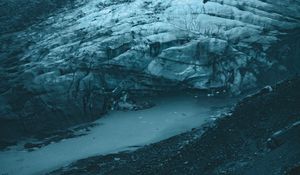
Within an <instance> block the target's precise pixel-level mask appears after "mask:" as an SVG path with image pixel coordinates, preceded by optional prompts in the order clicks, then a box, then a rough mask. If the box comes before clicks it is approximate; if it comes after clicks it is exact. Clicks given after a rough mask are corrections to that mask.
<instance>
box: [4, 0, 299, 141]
mask: <svg viewBox="0 0 300 175" xmlns="http://www.w3.org/2000/svg"><path fill="white" fill-rule="evenodd" d="M74 3H75V4H76V2H74ZM299 11H300V2H299V1H290V2H289V3H287V2H283V1H271V0H266V1H254V0H253V1H246V0H244V1H234V0H222V1H221V0H219V1H218V0H215V1H209V2H207V3H205V4H203V3H202V2H201V1H199V0H188V1H184V2H183V1H180V0H155V1H146V0H122V1H115V0H110V1H109V0H105V1H104V0H92V1H89V2H85V3H83V4H81V5H80V6H75V7H73V8H65V9H61V10H59V11H58V12H56V13H53V14H52V15H50V17H48V18H47V19H44V20H42V21H41V22H40V23H38V24H34V25H32V26H30V27H28V28H24V29H23V30H21V31H19V32H16V33H8V34H5V35H4V34H3V35H1V37H0V42H1V45H0V77H1V83H0V94H1V95H0V103H1V107H0V116H1V125H2V124H3V125H5V126H6V128H7V129H5V130H4V131H1V134H3V135H4V136H8V135H9V133H14V132H8V131H10V130H12V129H14V128H16V127H15V126H23V127H19V128H22V129H19V131H16V132H18V133H20V134H19V135H23V134H24V131H28V132H29V133H30V132H36V131H41V130H43V129H47V130H51V129H57V128H62V127H64V126H68V125H72V124H75V123H80V122H84V121H90V120H93V119H95V118H96V117H99V116H100V115H101V114H103V113H104V112H106V111H107V110H108V109H109V108H110V107H109V103H110V102H111V101H112V99H114V96H115V94H114V93H113V92H115V91H113V90H116V89H117V90H118V91H124V90H125V91H130V92H133V93H145V92H151V91H161V90H166V89H172V88H183V87H190V88H196V89H212V88H213V89H215V88H217V89H223V90H224V92H225V91H229V92H230V93H233V94H240V93H241V92H245V91H247V90H251V89H253V88H256V87H258V86H261V85H264V84H266V83H270V82H274V81H277V80H278V79H281V78H283V77H286V76H287V75H289V74H291V73H295V72H297V71H299V70H298V69H297V68H298V67H299V66H298V65H299V60H298V59H297V58H299V51H298V49H296V48H299V42H300V39H299V27H300V23H299V21H300V14H299ZM270 77H272V78H270ZM58 121H59V122H58ZM1 128H4V127H1ZM14 131H15V130H14ZM13 135H16V134H13ZM4 136H3V137H4ZM1 138H2V136H1Z"/></svg>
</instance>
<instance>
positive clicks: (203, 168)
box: [50, 76, 300, 175]
mask: <svg viewBox="0 0 300 175" xmlns="http://www.w3.org/2000/svg"><path fill="white" fill-rule="evenodd" d="M299 88H300V77H299V76H298V77H295V78H293V79H290V80H287V81H284V82H281V83H279V84H277V85H275V86H272V87H271V86H268V87H265V88H264V89H262V90H261V91H259V92H258V93H256V94H254V95H251V96H248V97H246V98H244V99H243V100H241V101H240V102H239V103H237V105H236V106H235V108H234V109H233V110H232V113H231V114H229V115H227V116H224V117H223V118H221V119H218V120H217V121H216V122H215V123H213V124H209V125H207V126H205V127H202V128H200V129H194V130H192V131H190V132H187V133H184V134H181V135H178V136H175V137H172V138H170V139H167V140H164V141H161V142H159V143H155V144H151V145H148V146H145V147H143V148H141V149H138V150H137V151H134V152H121V153H117V154H110V155H105V156H96V157H90V158H87V159H83V160H80V161H78V162H75V163H73V164H71V165H69V166H66V167H63V168H61V169H59V170H56V171H54V172H52V173H50V174H51V175H62V174H63V175H68V174H70V175H71V174H72V175H76V174H78V175H79V174H80V175H92V174H93V175H94V174H99V175H100V174H107V175H114V174H116V175H119V174H149V175H150V174H162V175H163V174H178V175H182V174H203V175H240V174H243V175H253V174H262V175H298V174H299V172H300V149H299V148H300V140H299V137H300V134H299V133H300V124H299V121H300V108H299V107H300V100H299V99H300V92H299Z"/></svg>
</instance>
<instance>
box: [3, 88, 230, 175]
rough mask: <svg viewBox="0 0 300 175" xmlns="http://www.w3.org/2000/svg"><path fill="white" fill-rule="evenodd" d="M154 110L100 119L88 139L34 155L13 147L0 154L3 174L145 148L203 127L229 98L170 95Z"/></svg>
mask: <svg viewBox="0 0 300 175" xmlns="http://www.w3.org/2000/svg"><path fill="white" fill-rule="evenodd" d="M154 101H155V103H156V104H157V105H156V106H155V107H153V108H150V109H146V110H141V111H128V112H121V111H114V112H111V113H110V114H108V115H106V116H104V117H103V118H101V119H99V120H97V121H96V122H95V123H98V124H99V125H97V126H95V127H94V128H92V129H91V131H90V133H89V134H88V135H85V136H81V137H77V138H72V139H65V140H63V141H60V142H58V143H52V144H50V145H48V146H45V147H42V148H40V149H37V150H35V151H32V152H28V151H26V150H23V148H21V147H12V148H11V149H10V150H8V151H4V152H0V174H1V175H2V174H5V175H35V174H43V173H46V172H49V171H51V170H54V169H56V168H59V167H62V166H66V165H68V164H69V163H71V162H74V161H76V160H79V159H82V158H87V157H90V156H95V155H103V154H109V153H114V152H118V151H124V150H132V149H134V148H132V147H131V146H143V145H145V144H149V143H154V142H158V141H160V140H163V139H166V138H169V137H171V136H174V135H177V134H179V133H182V132H185V131H188V130H190V129H192V128H195V127H200V126H201V125H202V124H203V123H205V122H207V121H209V120H213V119H214V116H216V115H217V114H218V113H220V110H213V109H216V108H213V107H218V106H219V107H220V106H224V105H226V104H228V103H229V101H228V99H220V98H219V99H217V98H209V97H205V96H200V97H199V96H193V95H186V94H182V95H178V94H177V95H174V94H173V95H168V96H165V97H160V98H157V99H154Z"/></svg>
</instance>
